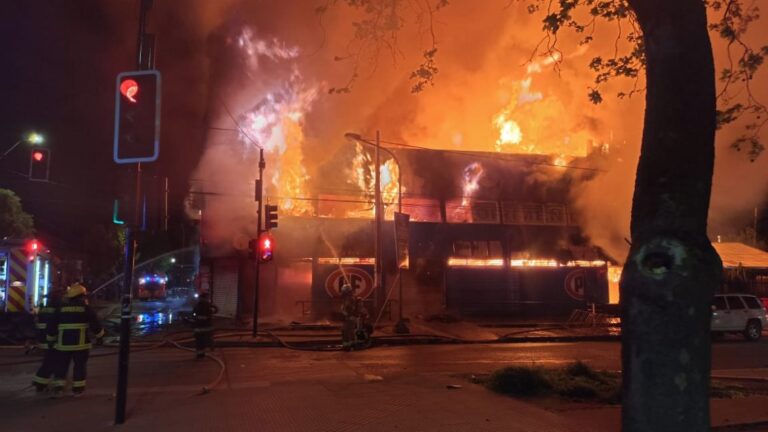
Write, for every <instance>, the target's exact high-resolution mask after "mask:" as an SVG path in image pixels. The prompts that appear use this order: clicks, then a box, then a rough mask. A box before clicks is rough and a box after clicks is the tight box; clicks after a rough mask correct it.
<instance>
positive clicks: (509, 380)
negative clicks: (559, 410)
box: [485, 361, 621, 403]
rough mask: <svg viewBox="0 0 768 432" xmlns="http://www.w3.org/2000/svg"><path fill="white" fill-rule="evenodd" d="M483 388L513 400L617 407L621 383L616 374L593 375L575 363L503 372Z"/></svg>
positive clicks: (492, 376)
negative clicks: (542, 399) (554, 398)
mask: <svg viewBox="0 0 768 432" xmlns="http://www.w3.org/2000/svg"><path fill="white" fill-rule="evenodd" d="M485 385H486V387H488V388H489V389H490V390H493V391H495V392H497V393H501V394H505V395H509V396H514V397H531V396H559V397H562V398H566V399H576V400H594V401H599V402H603V403H618V402H619V401H620V387H621V379H620V377H619V376H618V374H615V373H610V372H605V371H596V370H594V369H592V368H591V367H590V366H589V365H587V364H585V363H582V362H580V361H578V362H575V363H572V364H570V365H568V366H566V367H565V368H562V369H545V368H541V367H522V366H513V367H508V368H504V369H501V370H498V371H496V372H494V373H493V374H492V375H491V376H490V377H489V378H488V381H486V383H485Z"/></svg>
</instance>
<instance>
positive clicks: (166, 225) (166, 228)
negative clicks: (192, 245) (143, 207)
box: [163, 177, 184, 244]
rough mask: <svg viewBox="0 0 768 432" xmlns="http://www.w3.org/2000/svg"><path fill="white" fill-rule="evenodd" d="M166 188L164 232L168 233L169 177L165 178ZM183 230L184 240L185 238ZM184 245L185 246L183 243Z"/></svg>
mask: <svg viewBox="0 0 768 432" xmlns="http://www.w3.org/2000/svg"><path fill="white" fill-rule="evenodd" d="M164 183H165V186H164V190H163V231H168V177H166V178H165V182H164ZM183 235H184V234H183V230H182V238H183ZM182 244H184V243H183V242H182Z"/></svg>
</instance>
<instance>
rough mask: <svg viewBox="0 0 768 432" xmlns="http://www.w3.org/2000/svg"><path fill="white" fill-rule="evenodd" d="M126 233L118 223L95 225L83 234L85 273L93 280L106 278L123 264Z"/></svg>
mask: <svg viewBox="0 0 768 432" xmlns="http://www.w3.org/2000/svg"><path fill="white" fill-rule="evenodd" d="M124 246H125V234H124V232H123V230H122V229H121V228H118V227H117V226H116V225H111V224H110V225H95V226H93V227H91V229H90V230H89V231H88V232H87V233H86V234H85V236H83V243H82V247H81V251H82V253H83V257H84V258H85V259H84V269H83V270H84V273H85V274H84V275H85V277H86V279H88V280H91V281H99V280H102V279H106V278H108V277H109V276H111V275H112V274H114V273H115V272H116V271H117V269H119V268H120V266H121V264H122V257H123V247H124Z"/></svg>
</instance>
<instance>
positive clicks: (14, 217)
mask: <svg viewBox="0 0 768 432" xmlns="http://www.w3.org/2000/svg"><path fill="white" fill-rule="evenodd" d="M34 233H35V228H34V223H33V220H32V216H31V215H30V214H28V213H26V212H25V211H24V210H23V209H22V207H21V200H20V199H19V197H18V195H16V193H14V192H13V191H11V190H8V189H0V239H2V238H5V237H9V238H24V237H30V236H32V235H33V234H34Z"/></svg>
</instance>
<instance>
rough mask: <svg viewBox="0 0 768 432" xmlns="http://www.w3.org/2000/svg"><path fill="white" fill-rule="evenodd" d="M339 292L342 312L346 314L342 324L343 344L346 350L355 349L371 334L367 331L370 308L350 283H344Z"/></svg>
mask: <svg viewBox="0 0 768 432" xmlns="http://www.w3.org/2000/svg"><path fill="white" fill-rule="evenodd" d="M339 293H340V294H341V314H342V315H344V323H342V325H341V346H342V349H344V350H353V349H355V348H356V347H358V346H359V345H361V344H362V343H364V342H365V340H366V339H367V338H368V336H369V333H368V334H366V333H365V332H366V331H367V328H366V325H365V320H366V319H367V318H368V310H367V309H366V308H365V306H363V302H362V300H361V299H360V298H359V297H358V296H356V295H355V293H354V291H353V289H352V287H351V286H350V285H349V284H344V286H342V287H341V290H340V291H339Z"/></svg>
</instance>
